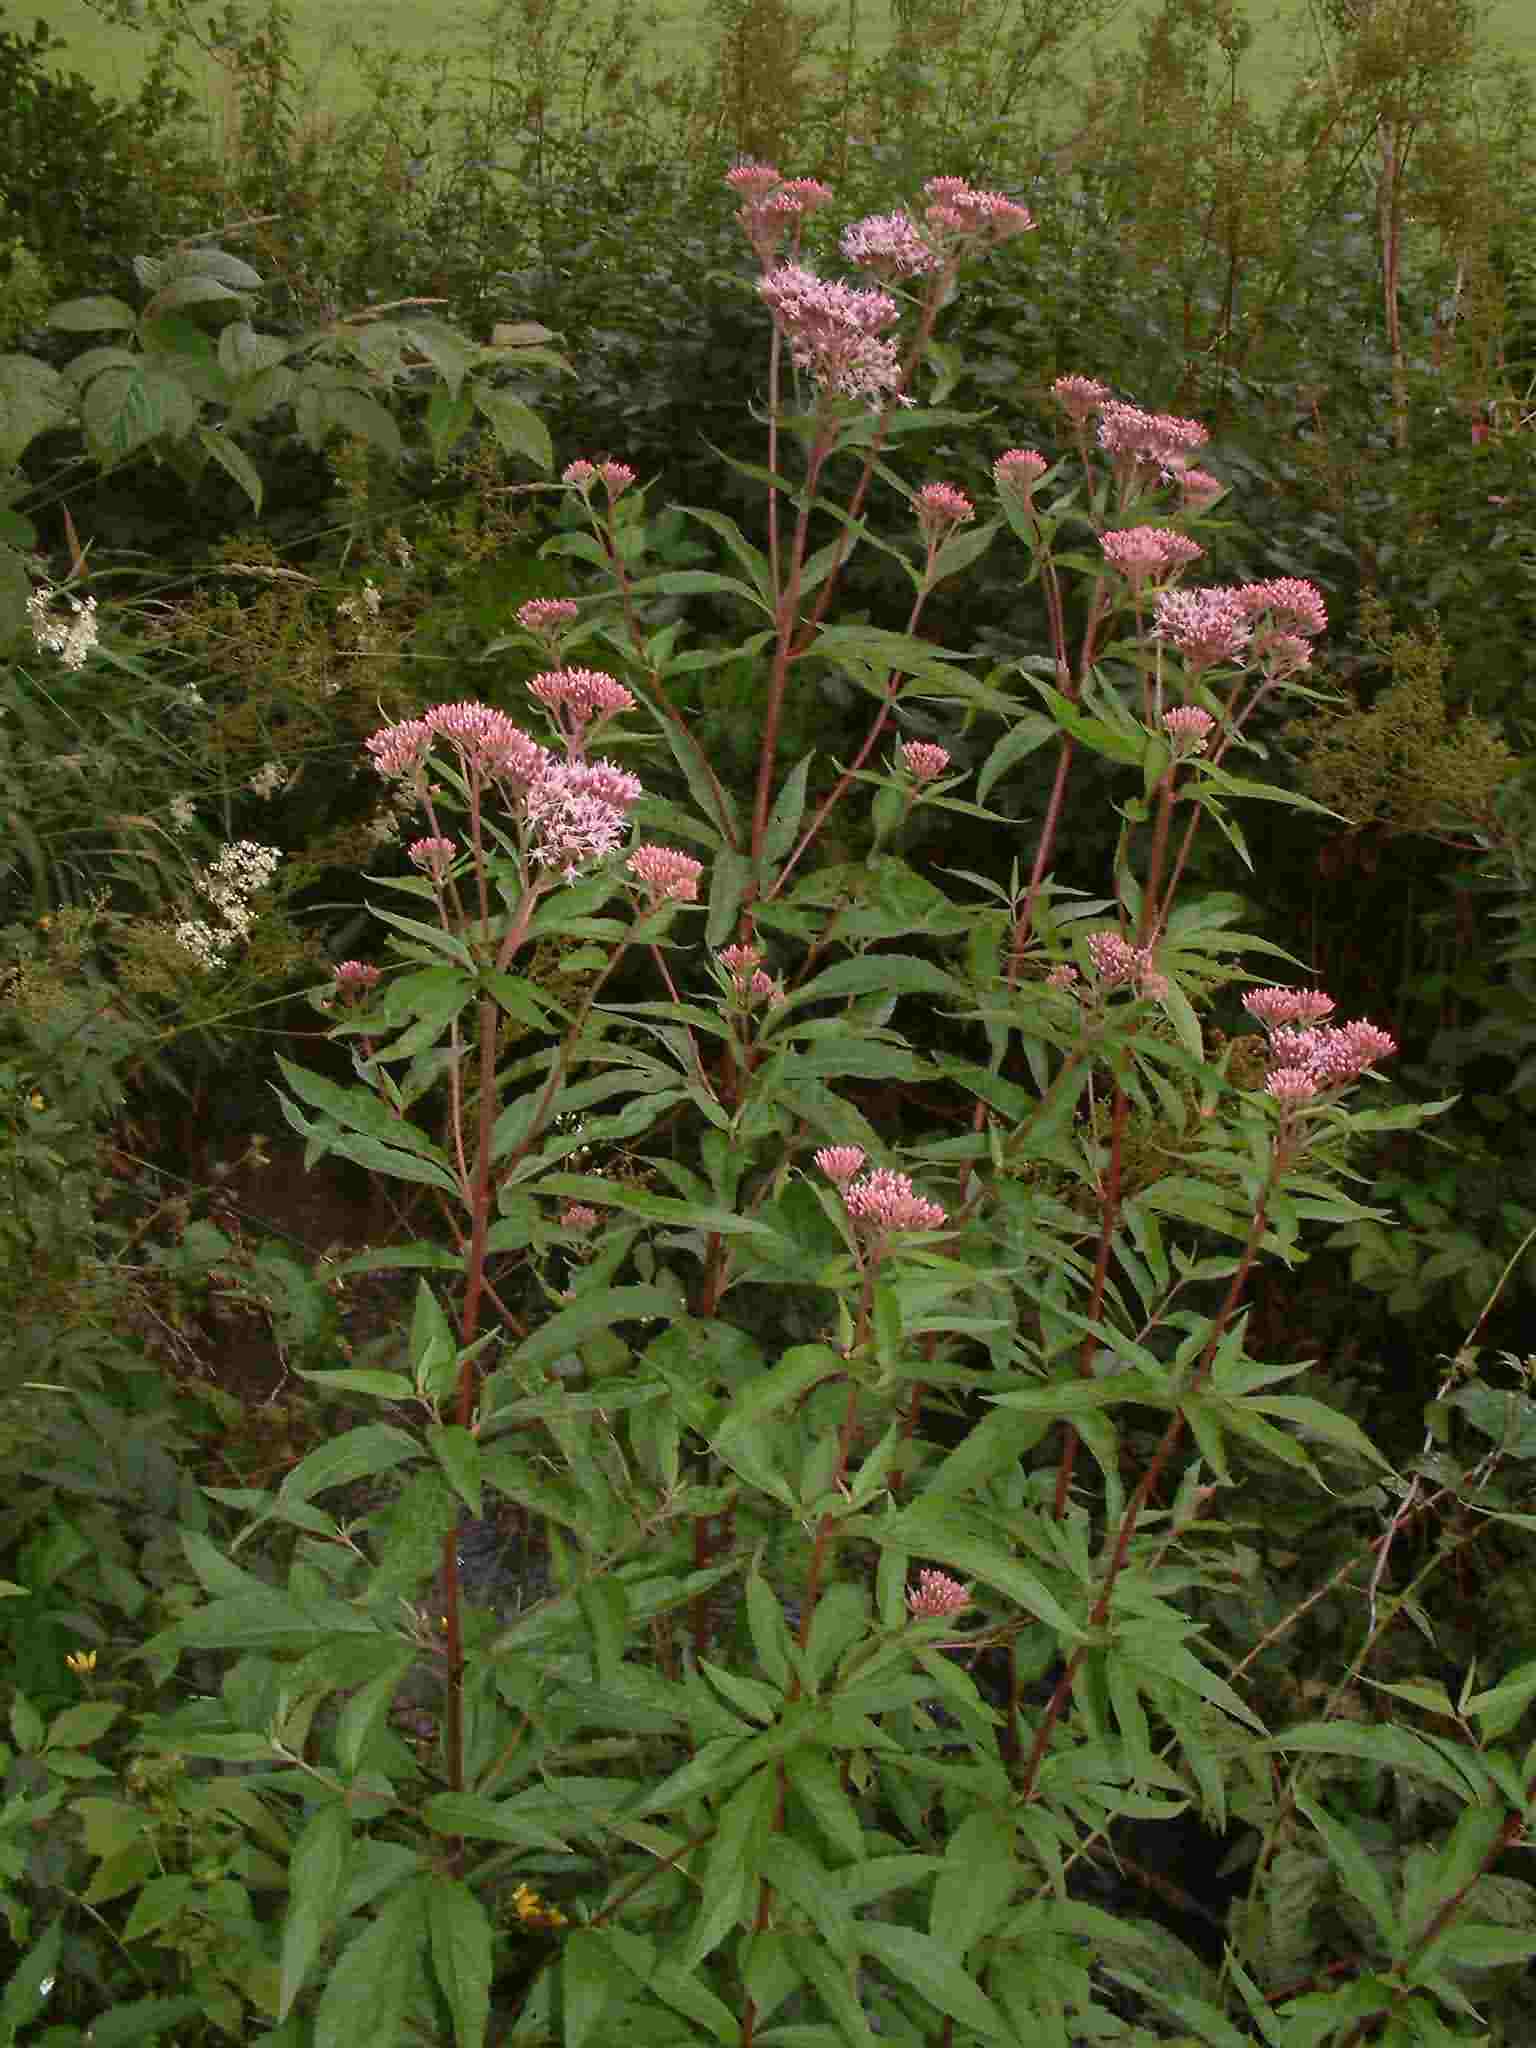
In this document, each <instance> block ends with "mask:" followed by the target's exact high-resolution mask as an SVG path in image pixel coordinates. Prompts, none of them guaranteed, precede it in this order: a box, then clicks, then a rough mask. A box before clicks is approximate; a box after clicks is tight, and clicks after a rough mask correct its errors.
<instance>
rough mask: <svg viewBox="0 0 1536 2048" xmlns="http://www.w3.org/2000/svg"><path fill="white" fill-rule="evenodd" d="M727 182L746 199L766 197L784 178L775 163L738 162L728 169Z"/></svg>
mask: <svg viewBox="0 0 1536 2048" xmlns="http://www.w3.org/2000/svg"><path fill="white" fill-rule="evenodd" d="M725 182H726V184H727V185H729V186H730V188H731V190H732V191H733V192H739V193H740V194H741V196H742V197H743V198H744V199H765V198H766V197H767V196H768V194H769V193H770V192H772V191H773V190H774V188H775V187H776V186H778V185H781V184H782V183H783V182H784V180H783V176H782V173H781V172H780V171H779V170H778V168H777V166H776V165H774V164H753V163H747V164H737V166H736V168H735V169H734V170H731V171H727V172H726V174H725Z"/></svg>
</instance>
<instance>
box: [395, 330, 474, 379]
mask: <svg viewBox="0 0 1536 2048" xmlns="http://www.w3.org/2000/svg"><path fill="white" fill-rule="evenodd" d="M404 326H405V332H406V334H407V335H408V336H409V338H410V340H411V341H412V342H413V343H414V344H415V346H416V347H417V348H419V349H420V350H421V353H422V354H423V355H424V356H425V357H426V358H427V360H428V361H429V362H430V363H431V364H432V366H433V368H434V369H435V370H436V371H437V372H438V374H439V376H440V377H441V378H442V380H443V382H444V384H446V385H447V387H448V392H449V396H450V397H453V398H457V397H458V395H459V387H460V385H461V384H462V383H463V382H464V378H465V376H466V375H467V373H468V372H469V370H470V369H471V368H472V367H473V364H474V360H475V357H476V355H477V354H478V350H477V349H476V348H475V346H474V344H473V343H472V342H470V341H467V340H466V339H465V338H464V336H463V335H462V334H458V333H456V332H455V331H454V329H453V328H451V327H450V326H448V325H447V323H446V322H445V321H442V320H431V319H422V318H420V317H418V316H416V315H415V314H412V315H411V316H410V317H409V318H408V319H407V320H406V321H405V323H404Z"/></svg>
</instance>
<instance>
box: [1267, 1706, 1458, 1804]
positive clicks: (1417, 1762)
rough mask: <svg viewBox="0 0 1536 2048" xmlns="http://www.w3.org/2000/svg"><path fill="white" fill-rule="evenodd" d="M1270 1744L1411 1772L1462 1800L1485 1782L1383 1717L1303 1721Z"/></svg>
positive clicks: (1276, 1747) (1274, 1746) (1428, 1743)
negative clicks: (1368, 1721)
mask: <svg viewBox="0 0 1536 2048" xmlns="http://www.w3.org/2000/svg"><path fill="white" fill-rule="evenodd" d="M1468 1711H1469V1712H1470V1711H1471V1707H1470V1704H1469V1708H1468ZM1268 1747H1270V1748H1271V1749H1283V1750H1291V1749H1295V1750H1301V1751H1303V1752H1305V1753H1306V1754H1307V1755H1310V1756H1349V1757H1359V1758H1360V1759H1361V1760H1362V1761H1364V1762H1366V1763H1375V1764H1379V1765H1381V1766H1382V1767H1383V1768H1384V1769H1386V1770H1392V1771H1412V1772H1414V1773H1415V1774H1416V1775H1417V1776H1419V1777H1422V1778H1428V1779H1429V1780H1430V1781H1431V1783H1432V1784H1436V1785H1439V1786H1442V1787H1443V1788H1444V1789H1445V1790H1446V1791H1448V1792H1451V1793H1454V1794H1455V1796H1456V1798H1457V1799H1458V1800H1463V1801H1464V1800H1465V1799H1466V1797H1467V1793H1468V1790H1469V1789H1470V1790H1471V1791H1472V1793H1473V1795H1474V1796H1475V1797H1478V1798H1481V1797H1482V1796H1483V1794H1484V1791H1485V1786H1484V1783H1483V1781H1482V1780H1481V1779H1480V1778H1479V1777H1477V1776H1474V1775H1473V1774H1472V1771H1471V1769H1470V1768H1469V1770H1468V1771H1465V1772H1463V1771H1460V1770H1457V1769H1456V1768H1455V1766H1454V1765H1453V1764H1452V1763H1451V1761H1450V1759H1449V1758H1448V1757H1446V1756H1445V1755H1444V1754H1443V1753H1442V1752H1441V1750H1439V1749H1438V1748H1436V1747H1435V1745H1434V1744H1432V1743H1430V1742H1428V1741H1426V1740H1425V1738H1424V1737H1423V1736H1421V1735H1415V1734H1413V1733H1412V1732H1411V1731H1410V1730H1408V1729H1406V1728H1397V1727H1394V1726H1392V1725H1391V1724H1390V1723H1388V1722H1384V1721H1383V1722H1378V1723H1376V1724H1375V1725H1374V1726H1372V1727H1369V1728H1367V1727H1361V1726H1360V1725H1358V1724H1357V1723H1354V1722H1347V1721H1306V1722H1303V1723H1301V1724H1300V1726H1298V1727H1295V1728H1287V1729H1286V1730H1285V1732H1284V1734H1283V1735H1276V1736H1272V1737H1271V1738H1270V1740H1269V1744H1268Z"/></svg>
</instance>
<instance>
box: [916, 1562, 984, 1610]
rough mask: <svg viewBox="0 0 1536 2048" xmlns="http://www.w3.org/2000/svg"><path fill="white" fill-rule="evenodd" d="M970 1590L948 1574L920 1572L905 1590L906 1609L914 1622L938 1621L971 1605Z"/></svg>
mask: <svg viewBox="0 0 1536 2048" xmlns="http://www.w3.org/2000/svg"><path fill="white" fill-rule="evenodd" d="M971 1604H972V1603H971V1589H970V1587H969V1586H962V1585H961V1583H960V1581H959V1580H958V1579H952V1578H951V1577H950V1576H949V1573H948V1572H936V1571H932V1570H924V1571H920V1572H919V1573H918V1575H917V1584H916V1585H915V1586H910V1587H908V1589H907V1608H908V1611H909V1612H910V1613H911V1615H912V1618H913V1620H914V1621H939V1620H942V1619H944V1618H945V1617H947V1616H948V1615H951V1614H959V1613H960V1612H961V1610H962V1609H964V1608H966V1607H969V1606H970V1605H971Z"/></svg>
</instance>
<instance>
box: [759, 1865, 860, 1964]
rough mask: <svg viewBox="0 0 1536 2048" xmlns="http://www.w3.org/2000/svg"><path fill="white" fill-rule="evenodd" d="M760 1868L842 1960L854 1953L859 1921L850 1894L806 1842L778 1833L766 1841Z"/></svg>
mask: <svg viewBox="0 0 1536 2048" xmlns="http://www.w3.org/2000/svg"><path fill="white" fill-rule="evenodd" d="M760 1869H761V1873H762V1875H763V1876H764V1877H765V1878H766V1879H767V1880H768V1882H769V1884H771V1885H772V1886H773V1887H774V1889H775V1891H780V1892H782V1893H783V1894H784V1896H785V1897H786V1898H787V1899H788V1900H790V1902H791V1903H792V1904H793V1905H796V1906H798V1907H799V1908H800V1910H801V1912H802V1913H804V1914H805V1916H806V1918H807V1919H808V1920H809V1921H810V1923H811V1925H812V1926H813V1927H814V1928H815V1929H816V1932H817V1935H818V1937H819V1939H821V1940H822V1941H824V1942H825V1943H826V1945H827V1947H828V1948H829V1949H831V1950H832V1952H833V1954H834V1955H835V1956H837V1958H838V1960H839V1961H840V1962H844V1963H846V1962H847V1961H848V1960H849V1959H850V1958H851V1956H852V1953H853V1946H854V1929H855V1922H854V1918H853V1915H852V1914H851V1913H850V1912H849V1910H848V1899H847V1895H846V1893H845V1892H844V1891H843V1888H842V1886H841V1885H840V1884H839V1883H838V1881H837V1879H836V1878H835V1877H834V1876H833V1875H832V1873H831V1871H830V1870H828V1869H827V1867H826V1865H825V1864H824V1863H822V1862H821V1861H820V1859H819V1858H818V1857H816V1856H813V1855H812V1854H811V1852H810V1850H809V1849H807V1848H806V1847H805V1846H804V1844H803V1843H801V1842H797V1841H795V1840H794V1839H793V1838H792V1837H791V1836H789V1835H785V1834H776V1835H770V1836H769V1838H768V1840H767V1841H765V1842H764V1843H763V1846H762V1854H761V1858H760Z"/></svg>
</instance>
